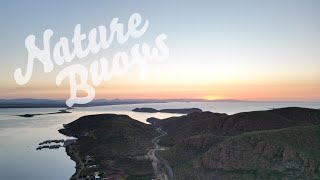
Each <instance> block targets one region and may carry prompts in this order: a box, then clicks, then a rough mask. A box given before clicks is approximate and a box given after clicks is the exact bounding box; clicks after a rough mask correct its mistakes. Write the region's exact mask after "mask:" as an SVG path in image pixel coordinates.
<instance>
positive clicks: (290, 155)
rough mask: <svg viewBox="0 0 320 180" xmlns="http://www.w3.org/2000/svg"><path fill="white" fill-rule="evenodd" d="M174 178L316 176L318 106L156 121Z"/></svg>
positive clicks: (319, 166) (319, 170) (319, 163)
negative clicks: (165, 133)
mask: <svg viewBox="0 0 320 180" xmlns="http://www.w3.org/2000/svg"><path fill="white" fill-rule="evenodd" d="M154 122H155V125H156V126H158V127H162V128H163V130H164V131H166V132H167V133H168V135H167V136H165V137H163V138H162V139H161V140H160V143H161V144H162V145H163V146H167V148H166V150H164V151H161V152H160V153H159V155H160V156H161V157H162V158H163V159H166V161H167V163H168V164H170V165H171V166H172V168H173V171H174V173H175V176H176V178H177V179H264V178H265V179H270V178H273V179H284V178H289V179H316V178H320V151H319V148H320V141H319V136H320V134H319V133H320V126H319V125H318V124H320V111H319V110H316V109H306V108H295V107H294V108H280V109H274V110H267V111H255V112H244V113H238V114H234V115H230V116H229V115H226V114H217V113H211V112H204V113H193V114H189V115H186V116H182V117H174V118H168V119H164V120H158V121H154Z"/></svg>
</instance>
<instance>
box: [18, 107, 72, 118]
mask: <svg viewBox="0 0 320 180" xmlns="http://www.w3.org/2000/svg"><path fill="white" fill-rule="evenodd" d="M65 113H71V112H70V111H67V110H66V109H62V110H59V111H58V112H52V113H42V114H21V115H18V116H20V117H26V118H30V117H33V116H41V115H49V114H65Z"/></svg>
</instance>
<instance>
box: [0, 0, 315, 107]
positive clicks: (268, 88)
mask: <svg viewBox="0 0 320 180" xmlns="http://www.w3.org/2000/svg"><path fill="white" fill-rule="evenodd" d="M134 13H139V14H140V15H141V17H142V22H145V21H146V20H148V21H149V26H148V29H147V31H146V32H145V33H144V34H143V36H142V37H140V38H138V39H132V38H131V39H129V40H128V42H126V43H125V44H123V45H119V44H117V43H115V44H114V45H111V47H110V48H109V49H107V50H101V52H98V53H97V54H89V55H88V56H86V57H85V58H80V59H79V58H78V59H75V60H73V61H72V62H68V63H65V64H63V65H57V64H54V70H53V71H52V72H50V73H44V71H43V66H42V64H41V63H40V62H39V61H37V60H36V61H35V64H34V70H33V74H32V77H31V79H30V81H29V82H28V83H27V84H25V85H22V86H20V85H18V84H17V83H16V81H15V79H14V75H13V74H14V71H15V69H17V68H21V69H22V70H23V72H25V71H26V67H27V61H28V51H27V49H26V47H25V39H26V37H27V36H29V35H35V37H36V45H37V46H38V47H39V48H40V49H42V48H43V39H42V35H43V32H44V31H45V30H47V29H51V30H52V31H53V32H54V34H53V36H52V38H51V42H50V44H51V45H52V47H54V45H55V44H56V43H57V42H58V41H59V39H60V37H66V38H68V39H69V40H70V41H71V39H72V37H73V32H74V28H75V26H76V25H77V24H81V28H82V29H81V30H82V32H83V33H85V34H88V33H89V32H90V30H91V29H92V28H96V27H98V26H100V25H104V26H106V27H109V25H110V22H111V20H112V19H113V18H119V22H122V23H124V26H127V22H128V19H129V18H130V16H131V15H132V14H134ZM319 19H320V1H318V0H303V1H302V0H262V1H256V0H224V1H215V0H207V1H191V0H177V1H172V0H162V1H150V0H142V1H139V2H138V1H132V0H107V1H98V0H94V1H84V0H82V1H75V0H69V1H47V0H45V1H43V0H42V1H40V0H33V1H31V0H30V1H17V0H2V1H1V2H0V22H1V29H0V49H1V51H0V52H1V54H0V59H1V60H0V98H52V99H67V98H69V96H70V92H69V81H68V80H65V81H63V83H62V85H61V86H57V85H56V83H55V82H56V77H57V75H58V74H59V72H61V71H62V70H63V69H64V68H66V67H68V66H70V65H73V64H83V65H85V66H86V67H87V68H88V69H89V68H90V64H91V63H92V62H93V61H94V60H97V59H99V58H101V57H107V58H108V59H112V57H113V55H114V54H115V53H116V52H119V51H121V52H122V51H124V52H130V50H131V47H132V46H133V45H134V44H135V43H144V42H145V43H147V44H149V45H150V46H152V47H153V46H154V45H155V42H154V41H155V38H156V37H157V36H158V35H159V34H165V35H166V36H167V40H166V41H165V42H166V45H167V46H168V48H169V50H170V55H169V57H168V59H166V60H165V61H163V62H156V61H150V62H149V63H148V64H147V68H148V71H147V74H146V76H145V78H144V79H141V78H140V76H139V74H140V71H139V67H137V66H133V67H131V68H130V69H129V70H128V72H127V73H125V74H123V75H114V76H113V77H112V79H111V80H110V81H106V82H103V83H102V84H101V85H99V86H97V87H94V89H95V93H96V95H95V97H96V98H98V99H100V98H106V99H113V98H122V99H137V98H141V99H145V98H148V99H149V98H151V99H169V98H195V99H199V98H200V99H211V100H213V99H239V100H270V101H320V21H319ZM71 47H72V46H71ZM52 49H53V48H51V50H52ZM89 77H90V74H89ZM88 83H89V84H91V82H90V80H89V82H88ZM79 94H81V93H79Z"/></svg>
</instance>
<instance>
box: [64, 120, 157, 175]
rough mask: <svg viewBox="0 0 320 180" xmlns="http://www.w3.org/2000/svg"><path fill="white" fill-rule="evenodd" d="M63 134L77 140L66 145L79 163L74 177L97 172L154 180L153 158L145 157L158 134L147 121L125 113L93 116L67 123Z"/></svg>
mask: <svg viewBox="0 0 320 180" xmlns="http://www.w3.org/2000/svg"><path fill="white" fill-rule="evenodd" d="M60 132H61V133H62V134H65V135H68V136H73V137H76V138H78V140H77V141H76V142H75V143H74V144H72V145H70V146H68V147H67V151H68V154H69V155H70V156H71V158H72V159H73V160H74V161H76V163H77V168H76V169H77V172H76V174H75V175H74V176H73V177H72V178H71V179H79V178H86V179H92V178H93V177H94V174H99V176H100V177H103V178H109V179H148V180H149V179H151V178H153V177H154V174H153V168H152V164H151V160H149V159H148V158H147V156H146V154H147V152H148V151H149V149H150V148H153V146H154V144H153V143H152V139H153V138H154V137H155V136H157V135H158V133H157V132H156V130H155V129H154V128H153V127H152V126H150V125H147V124H144V123H141V122H139V121H136V120H134V119H131V118H130V117H129V116H126V115H115V114H101V115H90V116H84V117H81V118H79V119H78V120H76V121H74V122H71V123H70V124H67V125H65V128H64V129H61V130H60Z"/></svg>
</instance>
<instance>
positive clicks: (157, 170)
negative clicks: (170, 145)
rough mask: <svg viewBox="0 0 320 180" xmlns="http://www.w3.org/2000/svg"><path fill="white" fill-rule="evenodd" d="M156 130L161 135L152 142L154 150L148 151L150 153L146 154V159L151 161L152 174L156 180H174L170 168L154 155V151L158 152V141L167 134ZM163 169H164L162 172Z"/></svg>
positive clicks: (159, 129)
mask: <svg viewBox="0 0 320 180" xmlns="http://www.w3.org/2000/svg"><path fill="white" fill-rule="evenodd" d="M156 130H157V131H158V132H159V133H160V134H161V135H159V136H157V137H155V138H154V139H153V140H152V143H153V144H154V145H155V148H154V149H150V151H149V152H148V157H149V158H151V159H152V166H153V170H154V174H155V176H156V179H157V180H168V179H169V180H174V174H173V171H172V168H171V167H170V166H169V165H168V164H167V163H166V162H164V161H163V160H162V159H161V157H157V155H156V151H159V150H160V146H159V145H158V142H159V139H160V138H161V137H162V136H165V135H166V134H167V133H166V132H165V131H163V130H161V128H157V129H156ZM163 167H164V168H165V169H164V170H163Z"/></svg>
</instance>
